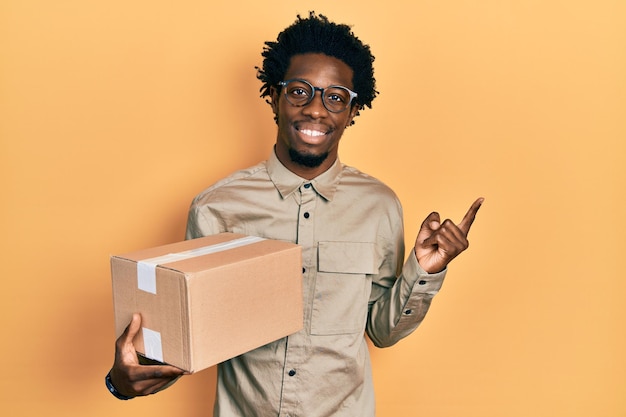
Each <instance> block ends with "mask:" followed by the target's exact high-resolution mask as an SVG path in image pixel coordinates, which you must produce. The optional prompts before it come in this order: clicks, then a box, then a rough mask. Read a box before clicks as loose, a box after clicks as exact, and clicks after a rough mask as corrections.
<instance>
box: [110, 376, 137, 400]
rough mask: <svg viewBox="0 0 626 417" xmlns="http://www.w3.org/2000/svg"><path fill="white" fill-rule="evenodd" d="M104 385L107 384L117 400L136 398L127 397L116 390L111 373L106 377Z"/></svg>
mask: <svg viewBox="0 0 626 417" xmlns="http://www.w3.org/2000/svg"><path fill="white" fill-rule="evenodd" d="M104 383H105V384H106V386H107V389H108V390H109V392H110V393H111V394H113V396H114V397H115V398H117V399H118V400H130V399H132V398H134V397H127V396H125V395H122V394H120V392H119V391H118V390H117V388H115V386H114V385H113V382H111V371H109V373H108V374H107V376H105V377H104Z"/></svg>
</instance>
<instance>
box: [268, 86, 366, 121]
mask: <svg viewBox="0 0 626 417" xmlns="http://www.w3.org/2000/svg"><path fill="white" fill-rule="evenodd" d="M278 85H280V86H282V87H284V91H285V98H286V99H287V101H288V102H289V104H291V105H292V106H296V107H303V106H306V105H307V104H309V103H310V102H311V101H313V98H314V97H315V92H316V91H319V92H320V93H322V103H323V104H324V107H325V108H326V110H328V111H329V112H331V113H341V112H342V111H344V110H347V109H348V107H350V104H352V100H354V99H355V98H356V97H357V94H356V93H355V92H354V91H352V90H350V89H349V88H346V87H343V86H341V85H331V86H329V87H326V88H320V87H313V85H311V83H310V82H308V81H306V80H301V79H293V80H286V81H281V82H279V83H278Z"/></svg>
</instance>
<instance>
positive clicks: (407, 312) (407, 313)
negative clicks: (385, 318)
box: [404, 310, 413, 316]
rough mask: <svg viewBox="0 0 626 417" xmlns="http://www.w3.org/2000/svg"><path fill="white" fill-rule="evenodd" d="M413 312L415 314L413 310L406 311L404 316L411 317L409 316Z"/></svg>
mask: <svg viewBox="0 0 626 417" xmlns="http://www.w3.org/2000/svg"><path fill="white" fill-rule="evenodd" d="M412 312H413V310H406V311H405V312H404V314H406V315H407V316H408V315H409V314H411V313H412Z"/></svg>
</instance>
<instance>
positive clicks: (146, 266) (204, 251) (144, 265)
mask: <svg viewBox="0 0 626 417" xmlns="http://www.w3.org/2000/svg"><path fill="white" fill-rule="evenodd" d="M262 240H265V239H264V238H262V237H256V236H246V237H242V238H239V239H233V240H229V241H228V242H222V243H217V244H215V245H209V246H204V247H201V248H196V249H190V250H187V251H184V252H178V253H170V254H167V255H163V256H157V257H156V258H150V259H144V260H143V261H139V262H137V287H138V288H139V289H140V290H142V291H146V292H149V293H152V294H156V267H157V265H162V264H166V263H169V262H175V261H181V260H183V259H189V258H195V257H196V256H202V255H208V254H210V253H216V252H222V251H225V250H229V249H234V248H238V247H240V246H245V245H250V244H252V243H256V242H260V241H262Z"/></svg>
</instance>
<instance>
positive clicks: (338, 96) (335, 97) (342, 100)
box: [326, 93, 346, 103]
mask: <svg viewBox="0 0 626 417" xmlns="http://www.w3.org/2000/svg"><path fill="white" fill-rule="evenodd" d="M326 99H327V100H330V101H334V102H337V103H345V102H346V98H345V97H344V96H343V95H341V94H339V93H330V94H328V95H327V96H326Z"/></svg>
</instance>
